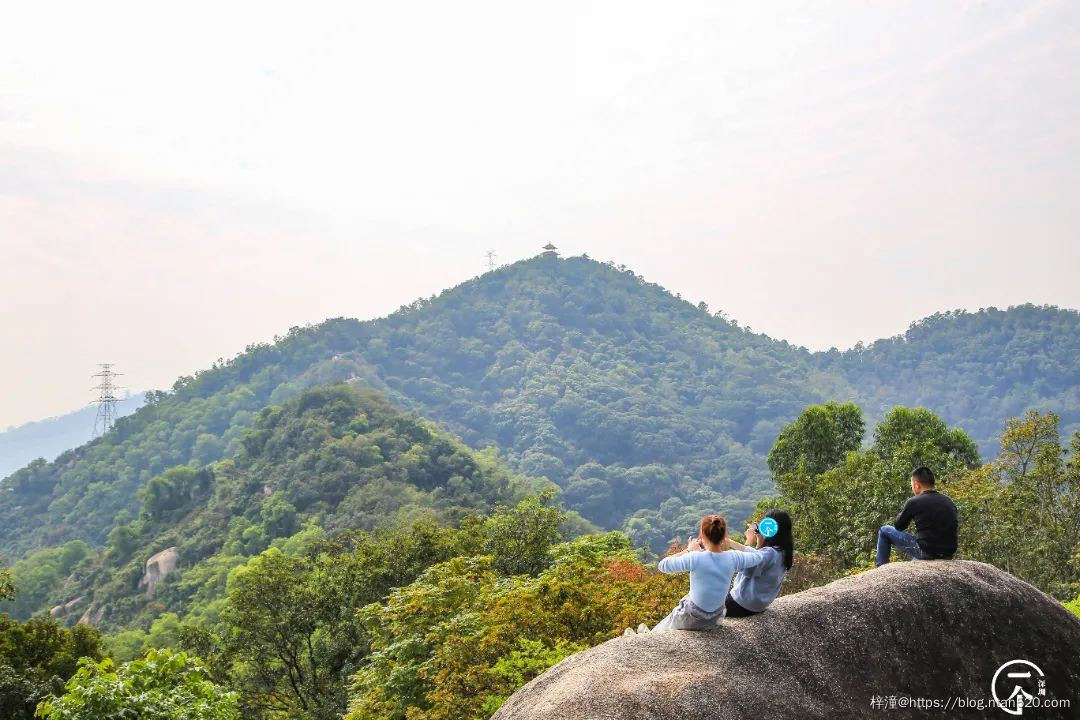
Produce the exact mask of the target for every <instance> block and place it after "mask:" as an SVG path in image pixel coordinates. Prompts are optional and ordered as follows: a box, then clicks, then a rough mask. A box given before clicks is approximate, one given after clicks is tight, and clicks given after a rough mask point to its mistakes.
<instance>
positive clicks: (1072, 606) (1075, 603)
mask: <svg viewBox="0 0 1080 720" xmlns="http://www.w3.org/2000/svg"><path fill="white" fill-rule="evenodd" d="M1065 609H1066V610H1068V611H1069V612H1071V613H1072V614H1073V615H1075V616H1076V617H1078V618H1080V595H1077V596H1076V597H1075V598H1074V599H1072V600H1070V601H1069V602H1067V603H1065Z"/></svg>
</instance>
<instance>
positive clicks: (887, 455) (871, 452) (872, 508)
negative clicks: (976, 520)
mask: <svg viewBox="0 0 1080 720" xmlns="http://www.w3.org/2000/svg"><path fill="white" fill-rule="evenodd" d="M837 416H842V417H843V423H838V425H840V426H841V427H843V428H845V430H844V431H842V432H834V431H832V430H831V428H832V427H834V425H832V423H833V422H834V421H833V420H832V419H831V418H835V417H837ZM861 427H862V421H861V415H860V411H859V408H858V407H857V406H854V405H850V404H848V405H843V406H836V405H832V406H829V405H827V406H824V407H809V408H807V409H806V410H804V411H803V413H802V415H800V417H799V419H798V420H796V421H795V422H794V423H792V425H790V426H788V427H787V428H785V429H784V430H783V431H782V432H781V434H780V437H779V438H778V439H777V442H776V446H775V447H774V449H773V452H772V453H771V454H770V458H776V461H775V462H774V463H773V466H774V468H775V469H776V470H777V471H779V472H780V473H781V474H780V475H778V476H777V478H776V486H777V489H778V490H779V491H780V493H779V496H778V497H777V498H775V499H774V500H771V501H769V502H768V503H767V504H763V505H762V506H761V507H759V511H764V510H766V509H767V507H766V505H769V506H776V507H783V508H785V509H787V510H789V511H790V512H791V513H792V517H793V518H794V519H795V539H796V545H797V547H798V548H799V549H800V550H802V551H804V552H808V553H811V554H816V555H820V556H822V557H824V558H825V559H826V560H827V561H829V562H831V563H834V564H837V565H839V566H841V567H855V566H860V565H867V564H869V563H870V562H871V560H872V559H873V556H874V551H875V543H876V538H877V531H878V528H880V527H881V526H882V525H884V524H886V523H888V522H891V521H892V519H893V518H894V517H895V516H896V514H897V512H899V510H900V507H901V506H902V505H903V503H904V501H905V500H906V499H907V497H908V496H910V494H911V492H910V487H909V478H910V476H911V471H912V470H914V469H915V468H916V467H918V466H920V465H927V466H929V467H930V468H932V469H933V470H934V472H935V474H936V475H937V476H938V477H939V478H940V479H943V480H946V481H947V480H948V479H949V478H952V477H956V476H958V475H962V474H964V473H966V472H968V471H969V470H970V469H971V468H973V467H974V466H976V465H977V464H978V462H979V455H978V450H977V448H976V447H975V444H974V443H973V442H972V441H971V440H970V438H968V437H967V436H966V435H965V434H964V432H963V431H962V430H959V429H950V428H948V426H946V425H945V423H944V422H943V421H942V420H941V419H940V418H938V417H937V416H936V415H934V414H933V413H931V412H930V411H928V410H926V409H925V408H905V407H897V408H893V409H892V410H890V411H889V412H888V413H887V414H886V416H885V419H884V420H883V421H882V422H881V423H879V424H878V426H877V427H876V428H875V429H874V442H873V444H872V445H871V446H870V448H869V449H868V450H867V451H866V452H858V451H857V447H858V443H857V442H855V440H856V438H857V435H856V430H858V429H859V428H861ZM860 434H861V433H860Z"/></svg>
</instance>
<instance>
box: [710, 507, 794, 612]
mask: <svg viewBox="0 0 1080 720" xmlns="http://www.w3.org/2000/svg"><path fill="white" fill-rule="evenodd" d="M767 518H771V519H772V521H771V522H769V520H767ZM766 523H769V525H771V526H772V530H773V532H772V533H770V534H769V535H768V537H766V536H765V535H764V534H763V532H765V531H767V529H768V528H767V527H766ZM760 525H761V528H760V530H759V528H758V526H757V524H753V525H751V526H750V527H749V528H747V530H746V545H742V544H740V543H737V542H735V541H734V540H732V539H731V538H728V539H727V542H726V543H725V545H726V547H728V548H730V549H732V550H750V551H751V552H757V553H761V554H762V555H764V556H765V559H764V560H763V561H762V562H761V563H760V564H758V565H755V566H754V567H752V568H748V569H746V570H743V571H742V572H740V573H739V574H738V575H736V576H735V584H734V585H733V586H732V588H731V593H730V594H729V595H728V596H727V599H726V600H725V601H724V606H725V607H726V608H727V613H726V615H727V617H729V618H735V617H747V616H749V615H757V614H758V613H760V612H764V611H765V608H767V607H769V605H771V604H772V601H773V600H775V599H776V596H777V595H779V594H780V587H781V586H782V585H783V584H784V578H785V577H787V571H788V570H790V569H791V563H792V560H793V558H794V555H795V546H794V541H793V540H792V534H791V516H790V515H788V514H787V513H786V512H784V511H783V510H770V511H769V512H768V513H766V514H765V517H764V518H762V519H761V523H760ZM748 546H749V547H748ZM753 548H757V549H756V550H755V549H753Z"/></svg>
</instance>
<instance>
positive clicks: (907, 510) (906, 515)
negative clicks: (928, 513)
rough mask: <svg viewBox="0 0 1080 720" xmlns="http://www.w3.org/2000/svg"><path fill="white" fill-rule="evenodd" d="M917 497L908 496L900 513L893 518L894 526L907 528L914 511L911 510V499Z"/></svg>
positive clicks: (899, 528) (898, 528)
mask: <svg viewBox="0 0 1080 720" xmlns="http://www.w3.org/2000/svg"><path fill="white" fill-rule="evenodd" d="M914 499H915V498H908V499H907V502H905V503H904V507H902V508H900V514H899V515H897V516H896V519H895V520H893V527H894V528H896V529H897V530H907V526H908V525H910V524H911V519H912V516H913V515H914V513H912V511H911V501H912V500H914Z"/></svg>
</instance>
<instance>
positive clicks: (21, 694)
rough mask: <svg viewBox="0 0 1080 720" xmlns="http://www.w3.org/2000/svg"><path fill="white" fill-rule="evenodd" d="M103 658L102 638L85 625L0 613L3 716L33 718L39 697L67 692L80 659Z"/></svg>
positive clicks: (11, 719)
mask: <svg viewBox="0 0 1080 720" xmlns="http://www.w3.org/2000/svg"><path fill="white" fill-rule="evenodd" d="M82 657H89V658H92V659H95V660H98V659H101V657H102V650H101V636H100V635H99V634H98V632H97V631H96V630H94V629H92V628H89V627H86V626H85V625H78V626H76V627H74V628H72V629H70V630H68V629H66V628H63V627H61V626H60V625H59V624H57V623H56V622H54V621H52V620H44V619H37V618H35V619H33V620H29V621H27V622H25V623H19V622H16V621H15V620H12V619H11V618H9V617H8V616H7V615H0V717H2V718H4V719H5V720H30V718H32V717H34V708H36V707H37V704H38V702H39V701H41V700H42V699H44V698H45V697H47V696H48V695H50V694H53V693H59V692H61V691H62V690H63V687H64V683H65V682H66V681H67V679H68V678H69V677H71V675H72V674H73V673H74V672H75V669H76V665H77V663H78V661H79V658H82Z"/></svg>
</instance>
